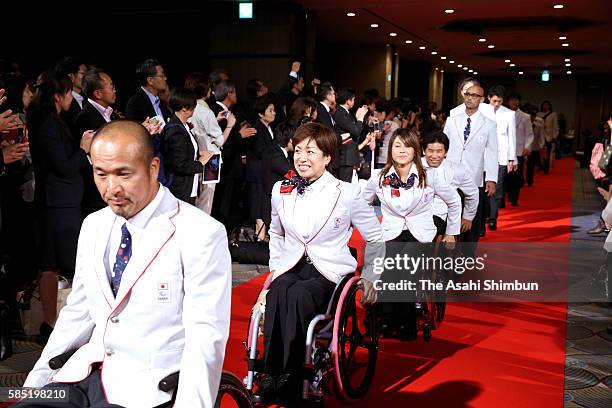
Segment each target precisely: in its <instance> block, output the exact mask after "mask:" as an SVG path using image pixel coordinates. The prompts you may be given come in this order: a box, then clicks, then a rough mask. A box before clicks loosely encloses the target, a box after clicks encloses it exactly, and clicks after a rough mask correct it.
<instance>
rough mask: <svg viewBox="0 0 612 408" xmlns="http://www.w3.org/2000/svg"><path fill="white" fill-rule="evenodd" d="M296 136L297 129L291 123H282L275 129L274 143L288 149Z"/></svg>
mask: <svg viewBox="0 0 612 408" xmlns="http://www.w3.org/2000/svg"><path fill="white" fill-rule="evenodd" d="M294 134H295V127H294V126H293V125H291V124H290V123H289V122H282V123H280V124H279V125H278V126H277V127H276V129H274V142H276V144H278V145H279V146H280V147H287V145H288V144H289V142H290V141H291V138H292V137H293V135H294Z"/></svg>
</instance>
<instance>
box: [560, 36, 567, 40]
mask: <svg viewBox="0 0 612 408" xmlns="http://www.w3.org/2000/svg"><path fill="white" fill-rule="evenodd" d="M559 39H560V40H567V37H566V36H564V35H562V36H561V37H559Z"/></svg>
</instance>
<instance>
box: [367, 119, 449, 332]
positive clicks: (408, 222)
mask: <svg viewBox="0 0 612 408" xmlns="http://www.w3.org/2000/svg"><path fill="white" fill-rule="evenodd" d="M420 154H421V147H420V144H419V139H418V136H417V135H416V134H415V133H413V132H411V131H410V130H408V129H398V130H396V131H395V133H394V134H393V136H391V139H390V141H389V151H388V155H387V163H386V164H385V166H384V168H382V169H377V170H374V171H373V172H372V176H371V177H370V179H369V180H368V182H367V185H366V187H365V188H364V191H363V196H364V198H365V200H366V201H367V202H370V203H371V202H372V201H373V200H374V198H375V197H378V198H379V200H380V202H381V209H382V215H383V220H382V227H383V234H384V240H385V241H386V242H387V258H389V257H395V256H396V255H400V256H402V257H404V254H407V255H408V256H410V257H415V258H420V257H423V256H425V257H427V256H428V255H429V254H430V252H429V249H430V246H429V245H428V244H429V243H431V242H432V241H433V239H434V238H435V236H436V232H437V230H436V226H435V225H434V222H433V200H434V196H436V195H437V196H439V197H440V198H441V199H442V200H444V202H445V203H446V204H447V205H448V225H447V227H446V234H445V236H444V238H443V241H446V242H455V235H458V234H459V228H460V221H459V219H460V215H461V200H460V198H459V195H458V193H457V191H456V190H455V189H454V188H452V187H451V186H450V184H448V183H447V182H446V181H445V180H444V179H443V177H441V176H440V174H441V173H439V172H436V171H434V169H432V171H426V170H425V169H424V168H423V165H422V163H421V158H420ZM390 243H393V244H390ZM419 243H421V244H424V245H419ZM422 273H424V271H423V270H419V271H406V270H403V269H399V267H398V268H397V269H393V268H392V269H388V270H386V271H385V272H384V273H383V281H394V282H395V281H398V280H399V279H412V280H413V281H414V280H417V279H418V277H419V276H420V275H421V274H422ZM398 293H399V292H398ZM405 295H406V292H403V293H402V294H401V295H393V294H390V293H381V294H380V295H379V302H380V309H381V312H382V318H381V326H380V328H381V331H382V333H383V335H385V336H391V335H394V334H395V335H397V337H399V338H400V339H401V340H414V338H416V334H417V330H416V309H415V302H414V301H412V300H417V298H416V297H415V299H408V298H406V297H404V298H403V299H399V298H398V297H397V296H405ZM410 295H416V294H415V293H411V294H410ZM399 300H402V301H399ZM407 300H411V301H407Z"/></svg>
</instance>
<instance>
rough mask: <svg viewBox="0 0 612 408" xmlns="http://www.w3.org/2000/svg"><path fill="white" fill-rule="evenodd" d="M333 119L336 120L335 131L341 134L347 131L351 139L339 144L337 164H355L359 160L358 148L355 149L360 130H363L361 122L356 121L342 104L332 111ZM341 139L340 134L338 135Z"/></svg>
mask: <svg viewBox="0 0 612 408" xmlns="http://www.w3.org/2000/svg"><path fill="white" fill-rule="evenodd" d="M334 120H335V122H336V131H337V132H338V133H339V134H340V135H342V134H343V133H349V134H350V135H351V140H350V141H348V142H347V143H344V144H342V145H340V149H339V153H340V155H339V158H338V165H340V166H353V167H354V166H357V165H358V164H359V161H360V157H359V150H358V149H357V146H358V143H359V139H360V138H361V132H362V130H363V122H357V121H356V120H355V118H353V116H352V115H351V114H350V113H349V112H347V111H346V109H344V108H343V107H342V106H339V107H338V108H337V109H336V112H334ZM340 140H342V136H341V137H340ZM341 143H342V142H341Z"/></svg>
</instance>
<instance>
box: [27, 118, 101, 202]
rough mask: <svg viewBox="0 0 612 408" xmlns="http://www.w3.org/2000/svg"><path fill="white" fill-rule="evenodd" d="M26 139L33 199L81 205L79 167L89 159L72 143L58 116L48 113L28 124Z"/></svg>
mask: <svg viewBox="0 0 612 408" xmlns="http://www.w3.org/2000/svg"><path fill="white" fill-rule="evenodd" d="M29 139H30V151H31V153H32V164H33V165H34V176H35V182H36V190H35V196H34V197H35V201H36V203H37V204H38V205H40V206H43V207H55V208H74V207H80V206H81V200H82V198H83V178H82V176H81V171H82V169H83V168H84V167H86V166H89V162H88V161H87V155H86V154H85V151H84V150H83V149H81V148H75V147H74V143H73V141H72V137H71V135H70V130H69V129H68V126H67V125H66V124H65V123H64V122H63V121H62V120H61V119H60V118H59V117H57V116H49V117H47V118H45V119H43V121H42V122H41V123H40V124H39V125H34V126H33V127H32V128H30V134H29Z"/></svg>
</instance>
